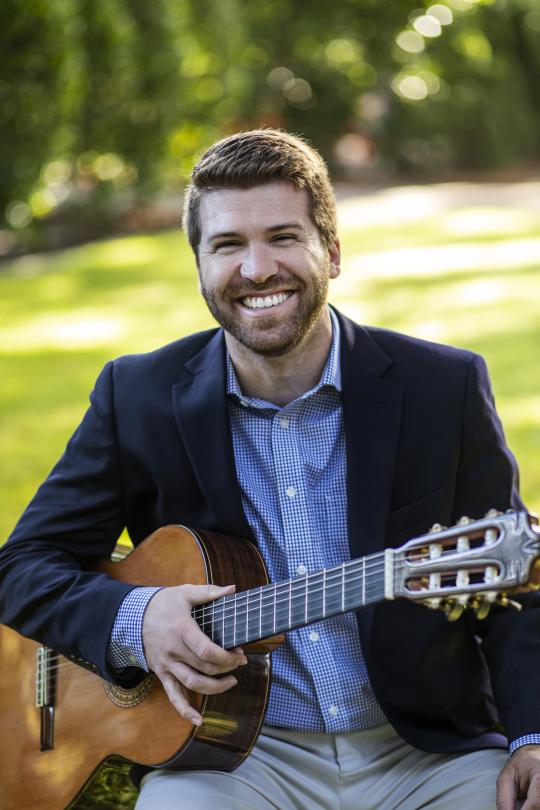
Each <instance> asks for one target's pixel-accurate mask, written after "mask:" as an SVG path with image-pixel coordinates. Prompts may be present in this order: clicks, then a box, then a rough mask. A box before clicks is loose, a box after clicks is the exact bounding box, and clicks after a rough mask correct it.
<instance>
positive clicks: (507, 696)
mask: <svg viewBox="0 0 540 810" xmlns="http://www.w3.org/2000/svg"><path fill="white" fill-rule="evenodd" d="M338 315H339V313H338ZM339 318H340V324H341V372H342V386H343V416H344V423H345V431H346V454H347V495H348V498H347V502H348V526H349V538H350V549H351V556H352V557H357V556H361V555H364V554H368V553H371V552H374V551H377V550H380V549H382V548H383V547H384V545H385V544H390V545H399V544H400V543H402V542H403V541H405V540H406V539H408V538H410V537H412V536H415V535H418V534H421V533H423V532H425V531H427V530H428V529H429V527H430V526H431V524H433V523H434V522H439V523H442V524H444V525H450V524H452V523H454V522H455V521H456V520H457V519H458V518H459V517H460V516H462V515H468V516H470V517H481V516H483V514H484V513H485V512H486V511H487V510H488V509H490V508H491V507H496V508H498V509H501V510H504V509H506V508H508V507H514V508H522V503H521V500H520V498H519V495H518V490H517V468H516V465H515V461H514V459H513V457H512V455H511V453H510V451H509V450H508V448H507V446H506V443H505V440H504V435H503V431H502V428H501V425H500V422H499V420H498V417H497V415H496V412H495V408H494V404H493V398H492V395H491V389H490V384H489V378H488V375H487V371H486V367H485V364H484V362H483V360H482V359H481V358H480V357H478V356H477V355H474V354H472V353H471V352H467V351H462V350H458V349H454V348H450V347H447V346H440V345H436V344H432V343H427V342H425V341H420V340H416V339H414V338H410V337H406V336H403V335H398V334H396V333H393V332H390V331H386V330H382V329H374V328H364V327H361V326H358V325H356V324H354V323H353V322H352V321H350V320H348V319H347V318H344V317H343V316H341V315H339ZM224 358H225V342H224V338H223V332H222V330H221V329H215V330H209V331H206V332H201V333H198V334H195V335H192V336H190V337H187V338H184V339H182V340H179V341H177V342H175V343H172V344H170V345H168V346H165V347H163V348H161V349H158V350H157V351H154V352H151V353H149V354H144V355H131V356H126V357H121V358H119V359H118V360H115V361H114V362H111V363H109V364H107V365H106V366H105V368H104V369H103V371H102V372H101V374H100V376H99V378H98V380H97V383H96V386H95V389H94V391H93V392H92V394H91V397H90V400H91V405H90V408H89V409H88V411H87V413H86V415H85V416H84V419H83V421H82V423H81V425H80V426H79V428H78V429H77V430H76V432H75V434H74V435H73V437H72V438H71V440H70V441H69V443H68V445H67V448H66V451H65V453H64V455H63V457H62V458H61V460H60V461H59V462H58V464H57V465H56V467H55V468H54V469H53V470H52V472H51V474H50V476H49V477H48V479H47V480H46V481H45V483H44V484H43V485H42V486H41V487H40V489H39V490H38V492H37V494H36V496H35V497H34V499H33V500H32V502H31V503H30V505H29V506H28V508H27V510H26V511H25V513H24V515H23V516H22V518H21V520H20V521H19V523H18V525H17V526H16V528H15V530H14V532H13V534H12V536H11V538H10V539H9V541H8V543H7V544H6V545H5V546H4V548H3V549H2V550H1V551H0V577H1V580H0V581H1V583H2V587H1V589H0V619H1V621H3V622H4V623H6V624H8V625H10V626H12V627H15V628H16V629H17V630H19V631H20V632H21V633H23V634H24V635H27V636H30V637H32V638H35V639H39V640H40V641H41V642H43V643H45V644H47V645H49V646H50V647H52V648H54V649H56V650H58V651H59V652H61V653H63V654H65V655H67V656H69V657H70V658H71V659H72V660H75V661H78V662H79V663H82V664H83V665H91V666H92V667H93V668H95V670H96V671H99V672H100V673H101V674H102V676H103V677H105V678H108V679H110V680H117V681H118V680H121V679H120V678H119V676H117V675H115V673H114V672H113V670H112V669H111V667H110V666H109V664H108V663H107V660H106V654H107V645H108V640H109V636H110V631H111V627H112V624H113V621H114V618H115V615H116V611H117V609H118V606H119V604H120V602H121V601H122V599H123V598H124V597H125V595H126V593H127V592H128V591H129V589H130V586H129V585H126V584H125V583H120V582H117V581H115V580H112V579H110V578H108V577H106V576H104V575H102V574H96V573H92V572H89V571H86V570H84V569H85V568H87V567H88V566H89V565H90V564H91V563H92V561H93V560H95V558H96V557H102V556H106V555H109V554H110V552H111V551H112V549H113V547H114V544H115V541H116V539H117V538H118V536H119V534H120V533H121V531H122V529H123V528H124V526H127V529H128V531H129V534H130V536H131V538H132V540H133V543H134V544H135V545H137V544H138V543H139V542H140V541H141V540H143V539H144V538H145V537H146V536H147V535H148V534H150V533H151V532H152V531H154V530H155V529H157V528H158V527H160V526H162V525H164V524H169V523H183V524H186V525H192V526H194V527H201V528H208V529H214V530H219V531H221V532H224V533H226V534H230V535H233V536H245V537H248V538H250V539H253V537H252V535H251V531H250V527H249V526H248V524H247V523H246V519H245V516H244V513H243V509H242V502H241V493H240V488H239V485H238V480H237V477H236V472H235V465H234V455H233V449H232V441H231V435H230V428H229V423H228V416H227V405H226V387H225V363H224ZM528 602H529V603H530V606H531V610H526V611H524V612H523V613H522V614H518V613H513V612H506V611H503V610H499V611H497V610H496V611H495V612H494V615H492V616H491V617H490V618H489V619H488V620H487V621H485V622H482V623H480V622H478V621H476V620H475V619H474V618H473V617H471V616H469V615H464V616H463V617H462V618H461V619H460V620H459V621H457V622H455V623H452V624H450V623H448V622H447V621H446V618H445V617H444V616H443V615H442V614H441V613H440V612H437V611H431V610H427V609H426V608H425V607H422V606H419V605H417V604H414V603H412V602H406V601H404V600H396V601H394V602H384V603H382V604H380V605H377V606H375V607H367V608H365V609H363V610H361V611H359V612H358V624H359V632H360V636H361V641H362V646H363V650H364V654H365V657H366V663H367V666H368V671H369V675H370V679H371V682H372V685H373V688H374V691H375V694H376V696H377V699H378V700H379V702H380V704H381V706H382V708H383V710H384V712H385V713H386V716H387V717H388V719H389V720H390V722H391V723H392V724H393V725H394V726H395V728H396V729H397V731H398V732H399V733H400V734H401V736H402V737H403V738H404V739H405V740H407V741H408V742H410V743H411V744H412V745H414V746H416V747H418V748H421V749H424V750H429V751H458V750H467V749H473V748H479V747H486V746H488V747H489V746H503V745H505V739H504V737H503V736H502V735H501V734H500V733H499V731H500V726H499V722H500V721H502V723H503V724H504V727H505V728H506V730H507V733H508V735H509V736H510V738H512V739H513V738H516V737H518V736H521V735H523V734H525V733H529V732H533V731H535V732H538V731H539V730H540V689H539V688H538V686H539V679H540V676H539V675H538V673H540V635H539V634H538V631H537V629H536V630H535V628H534V626H533V625H534V624H535V623H536V624H537V619H536V618H535V616H536V613H535V610H534V609H533V608H534V607H535V606H536V604H537V602H538V600H537V599H536V598H535V597H531V598H530V599H529V600H528ZM479 635H482V637H483V643H482V645H480V644H479V642H478V636H479ZM132 675H133V673H129V672H127V673H125V676H124V677H126V678H127V677H131V676H132Z"/></svg>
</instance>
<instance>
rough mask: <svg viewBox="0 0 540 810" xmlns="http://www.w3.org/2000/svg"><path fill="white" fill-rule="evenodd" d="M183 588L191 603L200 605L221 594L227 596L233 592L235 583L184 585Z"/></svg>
mask: <svg viewBox="0 0 540 810" xmlns="http://www.w3.org/2000/svg"><path fill="white" fill-rule="evenodd" d="M183 590H184V595H185V597H186V598H187V599H189V601H190V602H191V604H192V605H202V604H204V603H205V602H213V601H214V599H219V598H220V597H221V596H229V594H232V593H234V592H235V590H236V585H184V586H183Z"/></svg>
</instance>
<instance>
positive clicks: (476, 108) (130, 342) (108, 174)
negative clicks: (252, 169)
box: [0, 0, 540, 542]
mask: <svg viewBox="0 0 540 810" xmlns="http://www.w3.org/2000/svg"><path fill="white" fill-rule="evenodd" d="M0 43H1V51H2V63H1V66H0V124H1V127H0V375H1V380H2V382H1V386H0V420H1V423H0V466H1V468H2V474H1V475H2V481H1V490H0V528H1V531H0V542H1V541H2V540H3V539H5V537H6V536H7V534H8V533H9V531H10V530H11V528H12V527H13V525H14V523H15V520H16V519H17V516H18V515H19V514H20V512H21V511H22V509H23V508H24V506H25V504H26V503H27V501H28V500H29V498H30V497H31V495H32V494H33V492H34V490H35V488H36V486H37V485H38V484H39V482H40V480H41V479H42V478H43V477H44V476H45V475H46V474H47V472H48V471H49V469H50V467H51V466H52V464H53V463H54V461H55V460H56V459H57V457H58V456H59V454H60V453H61V451H62V449H63V447H64V445H65V442H66V440H67V438H68V436H69V435H70V433H71V432H72V430H73V429H74V428H75V426H76V424H77V423H78V421H79V419H80V417H81V415H82V412H83V410H84V408H85V407H86V403H87V396H88V392H89V390H90V389H91V387H92V384H93V380H94V378H95V376H96V375H97V373H98V371H99V369H100V367H101V366H102V364H103V363H104V362H105V361H106V360H108V359H109V358H110V357H112V356H114V355H118V354H120V353H125V352H133V351H146V350H148V349H152V348H154V347H156V346H158V345H161V344H162V343H166V342H168V341H171V340H174V339H176V338H177V337H179V336H181V335H183V334H186V333H188V332H191V331H193V330H196V329H199V328H206V327H208V326H211V325H212V321H211V318H210V316H209V315H208V313H207V312H206V310H205V307H204V304H203V303H202V301H201V299H200V296H199V294H198V291H197V280H196V273H195V269H194V262H193V259H192V256H191V255H190V252H189V250H188V247H187V244H186V241H185V238H184V236H183V235H182V233H181V232H180V230H179V223H180V212H181V200H182V190H183V187H184V185H185V182H186V179H187V178H188V176H189V172H190V169H191V168H192V165H193V163H194V161H195V160H196V158H197V156H198V155H199V154H200V152H201V151H203V150H204V148H205V147H207V146H208V145H209V144H210V143H211V142H213V141H214V140H215V139H216V138H218V137H220V136H222V135H225V134H227V133H230V132H233V131H236V130H239V129H248V128H253V127H257V126H261V125H266V126H277V127H283V128H285V129H288V130H291V131H292V132H295V133H299V134H302V135H303V136H305V137H306V138H308V139H309V140H310V142H311V143H312V144H313V145H314V146H316V147H317V148H318V149H320V151H321V152H322V153H323V155H324V157H325V158H326V159H327V161H328V163H329V165H330V168H331V172H332V177H333V180H334V182H335V187H336V192H337V196H338V201H339V222H340V232H341V236H342V242H343V250H344V262H343V274H342V276H341V278H340V279H338V280H337V282H336V283H335V284H334V286H333V290H332V297H331V300H332V301H333V302H334V303H336V304H337V305H338V306H339V307H340V308H341V309H342V310H343V311H344V312H345V313H347V314H349V315H351V316H352V317H354V318H356V319H357V320H360V321H363V322H369V323H374V324H378V325H381V326H385V327H389V328H393V329H398V330H400V331H404V332H408V333H411V334H415V335H418V336H419V337H424V338H428V339H433V340H438V341H443V342H450V343H454V344H457V345H459V346H463V347H466V348H470V349H473V350H475V351H480V352H481V353H482V354H483V355H484V356H485V357H486V359H487V361H488V365H489V367H490V370H491V373H492V377H493V383H494V390H495V395H496V399H497V406H498V409H499V412H500V414H501V416H502V419H503V422H504V424H505V427H506V432H507V437H508V440H509V444H510V446H511V448H512V449H513V450H514V452H515V454H516V456H517V458H518V461H519V463H520V466H521V470H522V490H523V495H524V497H525V499H526V502H527V503H528V505H529V506H530V507H531V508H532V509H539V508H540V465H539V461H538V459H539V455H540V374H539V370H538V364H539V357H540V317H539V314H538V301H539V300H540V6H539V4H538V0H444V2H440V3H436V4H432V3H430V2H426V3H424V4H422V3H421V2H420V0H416V1H415V0H393V1H392V2H388V1H387V0H384V2H383V0H333V1H332V2H328V0H324V2H323V0H311V2H310V3H300V2H298V0H260V2H256V3H246V2H241V0H197V2H195V0H152V2H151V3H149V2H147V0H107V2H99V1H98V2H96V1H95V0H26V2H25V3H24V4H21V3H17V2H15V0H4V2H3V3H2V4H1V6H0Z"/></svg>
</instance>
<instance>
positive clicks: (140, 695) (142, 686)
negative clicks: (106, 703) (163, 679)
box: [103, 672, 157, 709]
mask: <svg viewBox="0 0 540 810" xmlns="http://www.w3.org/2000/svg"><path fill="white" fill-rule="evenodd" d="M156 681H157V678H156V676H155V675H154V673H153V672H151V673H150V674H149V675H147V676H146V678H144V680H142V681H141V682H140V683H139V684H137V686H134V687H133V689H124V688H123V687H122V686H117V685H116V684H113V683H109V682H108V681H104V682H103V686H104V688H105V692H106V693H107V697H108V698H109V700H111V701H112V702H113V703H114V704H115V706H120V708H121V709H131V708H133V706H137V705H138V704H139V703H142V701H143V700H144V699H145V697H146V696H147V695H149V694H150V692H151V691H152V689H153V688H154V684H155V683H156Z"/></svg>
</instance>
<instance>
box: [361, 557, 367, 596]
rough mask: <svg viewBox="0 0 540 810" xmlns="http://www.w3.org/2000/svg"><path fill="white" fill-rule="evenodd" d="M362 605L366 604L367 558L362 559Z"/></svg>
mask: <svg viewBox="0 0 540 810" xmlns="http://www.w3.org/2000/svg"><path fill="white" fill-rule="evenodd" d="M362 604H363V605H365V604H366V558H365V557H363V558H362Z"/></svg>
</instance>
